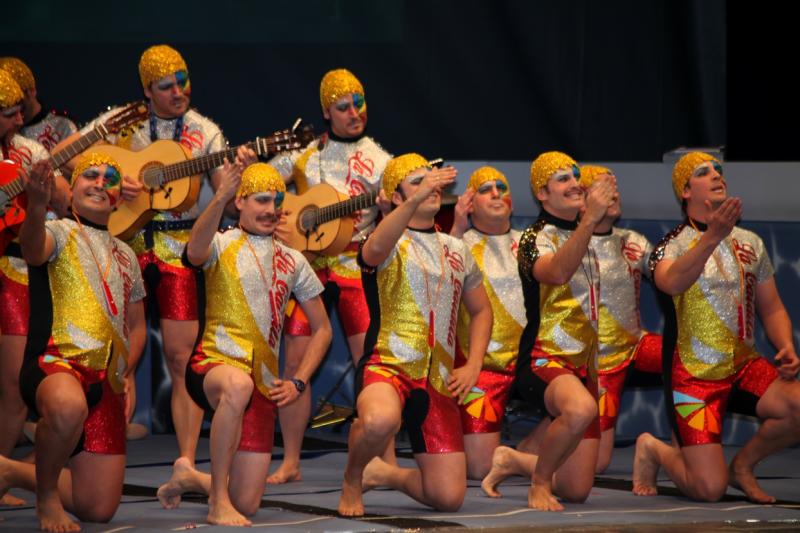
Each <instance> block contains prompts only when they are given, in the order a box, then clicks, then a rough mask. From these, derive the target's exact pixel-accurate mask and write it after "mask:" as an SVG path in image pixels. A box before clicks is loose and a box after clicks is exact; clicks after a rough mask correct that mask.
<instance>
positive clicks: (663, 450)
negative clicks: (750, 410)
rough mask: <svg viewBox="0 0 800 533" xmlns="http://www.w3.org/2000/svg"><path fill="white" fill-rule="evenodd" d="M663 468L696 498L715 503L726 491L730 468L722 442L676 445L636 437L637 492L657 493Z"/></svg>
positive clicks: (635, 467) (647, 434)
mask: <svg viewBox="0 0 800 533" xmlns="http://www.w3.org/2000/svg"><path fill="white" fill-rule="evenodd" d="M659 467H664V470H665V471H666V472H667V475H668V476H669V478H670V479H671V480H672V481H673V482H674V483H675V485H677V486H678V489H680V491H681V492H683V493H684V494H686V495H687V496H689V497H690V498H692V499H694V500H699V501H711V502H714V501H718V500H719V499H720V498H722V496H723V495H724V494H725V488H726V486H727V484H728V470H727V467H726V465H725V456H724V455H723V454H722V446H721V445H719V444H700V445H697V446H686V447H683V448H676V447H673V446H670V445H668V444H665V443H663V442H661V441H660V440H658V439H656V438H655V437H653V436H652V435H650V434H649V433H642V434H641V435H639V438H638V439H636V454H635V456H634V459H633V492H634V494H638V495H640V496H650V495H654V494H656V484H655V483H656V475H657V474H658V469H659Z"/></svg>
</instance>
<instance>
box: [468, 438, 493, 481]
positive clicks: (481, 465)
mask: <svg viewBox="0 0 800 533" xmlns="http://www.w3.org/2000/svg"><path fill="white" fill-rule="evenodd" d="M499 445H500V432H499V431H496V432H494V433H471V434H469V435H464V452H465V453H466V455H467V478H468V479H483V478H484V477H486V475H487V474H488V473H489V470H491V468H492V455H493V454H494V450H495V448H497V447H498V446H499Z"/></svg>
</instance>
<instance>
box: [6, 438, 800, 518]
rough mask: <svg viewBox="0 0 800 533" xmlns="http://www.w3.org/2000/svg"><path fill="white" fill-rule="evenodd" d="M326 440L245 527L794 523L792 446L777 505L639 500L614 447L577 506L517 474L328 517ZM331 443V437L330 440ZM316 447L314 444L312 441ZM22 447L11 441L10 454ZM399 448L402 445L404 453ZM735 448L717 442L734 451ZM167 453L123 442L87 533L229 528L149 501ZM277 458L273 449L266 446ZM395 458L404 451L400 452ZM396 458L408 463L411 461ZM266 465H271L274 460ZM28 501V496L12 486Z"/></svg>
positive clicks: (186, 506)
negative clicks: (299, 477)
mask: <svg viewBox="0 0 800 533" xmlns="http://www.w3.org/2000/svg"><path fill="white" fill-rule="evenodd" d="M330 438H331V439H332V440H331V442H330V446H327V449H325V445H324V444H323V445H322V446H321V448H322V449H319V450H316V451H312V452H304V461H303V481H301V482H296V483H290V484H287V485H282V486H277V487H274V486H270V487H268V488H267V490H266V491H265V493H264V500H263V503H262V509H261V510H260V511H259V512H258V513H257V514H256V516H255V517H253V527H254V528H257V529H264V530H270V531H389V530H401V529H415V530H416V529H428V528H439V529H444V530H456V529H464V528H499V530H502V531H522V530H530V529H539V528H546V529H548V530H554V529H557V530H562V531H569V530H582V531H609V530H613V531H634V530H635V531H663V530H671V531H677V530H678V529H680V530H681V531H682V532H684V533H685V532H687V531H712V530H714V531H723V530H725V531H729V530H740V529H751V528H752V529H769V530H772V531H778V530H787V531H789V530H795V531H796V530H800V479H799V478H800V449H798V448H794V449H791V450H787V451H785V452H783V453H781V454H779V455H777V456H775V457H772V458H770V459H768V460H766V461H765V462H764V463H763V464H762V465H760V466H759V469H758V472H757V473H758V475H759V476H760V478H761V482H762V484H763V486H764V488H765V489H766V490H767V491H769V492H771V493H772V494H774V495H775V496H776V497H778V498H779V500H780V501H779V503H778V504H776V505H770V506H759V505H753V504H751V503H748V502H747V501H745V500H744V499H743V498H742V495H741V493H740V492H738V491H736V490H733V489H731V490H729V491H728V495H727V497H726V498H725V499H724V500H723V501H722V502H719V503H715V504H698V503H694V502H692V501H690V500H688V499H686V498H683V497H681V496H679V495H677V494H676V493H675V489H674V487H673V486H672V485H671V484H670V483H668V482H667V481H666V480H665V478H663V477H662V478H660V480H659V487H660V490H661V492H662V493H663V494H661V495H659V496H657V497H652V498H642V497H637V496H634V495H633V494H632V493H631V492H630V479H631V460H632V457H633V448H632V447H626V448H617V449H616V450H615V455H614V460H613V462H612V465H611V467H610V468H609V470H608V471H607V472H606V473H605V474H604V475H602V476H599V477H598V478H597V481H596V484H595V485H596V486H595V489H594V490H593V491H592V494H591V496H590V498H589V501H588V502H587V503H585V504H567V505H566V511H565V512H563V513H540V512H536V511H533V510H531V509H528V508H527V507H526V503H527V485H528V482H527V481H526V480H525V479H522V478H511V479H509V480H508V481H507V482H506V483H504V484H503V485H502V486H501V491H502V493H503V495H504V497H503V498H502V499H490V498H487V497H485V496H484V495H483V493H482V492H481V489H480V488H479V485H478V483H476V482H470V486H469V489H468V490H467V496H466V499H465V501H464V505H463V507H462V509H461V511H459V512H457V513H446V514H445V513H437V512H432V511H429V510H427V509H426V508H425V507H423V506H421V505H419V504H417V503H416V502H414V501H413V500H411V499H410V498H407V497H406V496H405V495H403V494H400V493H398V492H395V491H392V490H374V491H371V492H368V493H367V494H366V495H365V496H364V503H365V506H366V511H367V513H368V515H367V516H366V517H364V518H361V519H357V520H355V519H343V518H339V517H338V516H336V506H337V502H338V500H339V492H340V491H339V486H340V482H341V476H342V470H343V467H344V464H345V461H346V458H347V456H346V451H345V450H343V449H341V447H342V445H341V438H342V437H341V436H340V435H330ZM337 440H338V441H339V442H336V441H337ZM318 444H319V443H318ZM200 450H201V451H200V454H199V459H198V462H199V465H200V467H201V469H204V470H208V467H209V463H208V451H207V450H208V446H207V442H206V441H205V439H204V440H203V442H201V444H200ZM23 451H24V449H22V448H18V449H17V453H21V452H23ZM406 451H407V450H406ZM735 451H736V449H735V448H733V447H729V448H726V453H729V454H733V453H735ZM175 454H176V447H175V439H174V437H172V436H154V437H148V438H146V439H144V440H141V441H137V442H132V443H129V455H128V469H127V472H126V476H125V490H124V493H125V496H124V497H123V502H122V504H121V505H120V507H119V510H118V512H117V514H116V516H115V517H114V520H113V521H112V522H111V523H109V524H84V525H83V530H84V531H87V532H108V533H110V532H117V531H126V532H131V533H133V532H137V531H181V530H185V529H193V528H199V527H202V528H204V531H209V532H211V531H223V530H229V529H233V528H222V527H211V526H207V525H206V524H204V519H205V515H206V509H207V508H206V505H205V504H204V500H203V499H202V498H199V497H189V498H187V499H186V500H184V502H183V503H182V504H181V506H180V508H179V509H177V510H164V509H162V508H161V507H160V505H159V504H158V501H157V500H156V498H155V489H156V487H157V486H158V485H159V484H160V483H163V482H164V481H165V480H166V479H167V478H168V477H169V474H170V470H171V461H172V459H174V457H175ZM275 454H276V456H275V457H276V459H279V458H280V454H281V450H280V448H277V449H276V450H275ZM401 455H404V454H403V453H402V450H401ZM400 462H401V464H404V465H409V466H410V465H413V461H412V460H410V459H404V458H401V459H400ZM273 466H274V465H273ZM15 494H17V495H18V496H22V497H25V498H28V500H29V501H33V499H32V498H33V496H32V494H30V493H24V492H22V491H18V492H15ZM0 516H2V518H3V521H2V522H0V530H7V531H34V530H35V529H36V527H37V522H36V518H35V513H34V508H33V507H32V506H26V507H23V508H16V509H15V508H8V507H4V508H2V509H0Z"/></svg>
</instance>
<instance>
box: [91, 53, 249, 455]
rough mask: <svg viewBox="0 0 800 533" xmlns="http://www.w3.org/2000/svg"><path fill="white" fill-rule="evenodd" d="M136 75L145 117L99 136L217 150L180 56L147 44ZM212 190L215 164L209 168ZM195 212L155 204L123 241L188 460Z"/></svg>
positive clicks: (136, 190)
mask: <svg viewBox="0 0 800 533" xmlns="http://www.w3.org/2000/svg"><path fill="white" fill-rule="evenodd" d="M139 77H140V79H141V82H142V88H143V89H144V94H145V96H146V97H147V99H148V100H149V105H150V117H149V120H148V124H147V125H146V127H144V128H134V129H133V133H132V134H131V133H130V131H125V132H124V134H117V135H110V136H108V137H107V138H106V140H107V141H108V142H109V143H111V144H114V145H117V146H121V147H123V148H128V149H131V150H141V149H143V148H145V147H147V146H149V145H150V143H152V142H154V141H157V140H159V139H172V140H174V141H177V142H180V143H181V144H182V145H184V146H185V147H186V148H188V149H189V150H190V151H191V154H192V157H199V156H201V155H205V154H209V153H214V152H219V151H221V150H223V149H225V148H226V141H225V138H224V137H223V136H222V132H221V131H220V129H219V127H218V126H217V125H216V124H214V123H213V122H212V121H211V120H209V119H208V118H206V117H204V116H202V115H201V114H200V113H198V112H197V111H195V110H194V109H190V108H189V96H190V93H191V83H190V81H189V71H188V68H187V66H186V62H185V61H184V60H183V57H181V55H180V54H179V53H178V52H177V51H176V50H175V49H173V48H171V47H169V46H166V45H157V46H151V47H150V48H148V49H147V50H145V51H144V53H143V54H142V57H141V59H140V60H139ZM121 109H122V108H115V109H112V110H110V111H108V112H106V113H103V114H102V115H100V116H99V117H98V118H96V119H95V120H93V121H91V122H90V123H89V124H87V125H86V126H85V127H84V128H83V129H82V130H81V132H80V133H81V134H84V133H87V132H88V131H90V130H91V129H93V128H95V127H96V126H97V125H98V124H103V123H105V122H106V120H107V119H108V118H109V117H111V116H112V115H114V114H116V113H118V112H119V111H120V110H121ZM239 156H240V157H241V158H243V161H244V162H245V163H251V162H254V161H255V159H256V158H255V153H253V152H252V150H244V149H242V150H240V151H239ZM209 178H210V180H211V185H212V188H214V189H215V190H216V188H217V186H218V184H219V181H220V179H221V175H220V169H219V168H217V169H215V170H213V171H211V172H210V173H209ZM142 190H143V185H142V184H141V183H140V182H138V181H135V180H126V181H125V182H124V183H123V186H122V192H123V198H125V199H132V198H135V197H136V195H137V194H140V193H141V192H142ZM198 214H199V208H198V206H197V205H196V204H195V205H194V206H193V207H191V208H190V209H188V210H187V211H184V212H182V213H172V212H161V213H158V214H157V215H156V216H155V218H154V219H153V220H152V221H151V222H149V223H148V224H147V225H146V226H145V227H144V229H143V230H142V231H140V232H139V233H138V234H137V235H136V236H135V237H134V238H133V239H132V240H131V241H130V242H129V243H128V244H130V246H131V248H133V250H134V251H135V252H136V255H137V257H138V258H139V265H140V267H141V269H142V273H143V274H144V277H145V281H146V282H147V285H148V291H149V294H150V295H151V296H153V297H155V299H156V302H157V304H158V313H159V317H160V319H161V320H160V326H161V336H162V340H163V350H164V355H165V357H166V360H167V366H168V369H169V374H170V378H171V379H172V402H171V407H172V421H173V423H174V425H175V433H176V436H177V438H178V449H179V451H180V456H181V457H187V458H188V459H189V460H190V462H192V463H194V458H195V453H196V450H197V439H198V436H199V434H200V425H201V423H202V418H203V411H202V410H201V409H200V408H199V407H198V406H197V405H195V403H194V402H193V401H192V399H191V398H190V397H189V394H188V393H187V392H186V383H185V381H184V373H185V371H186V365H187V363H188V361H189V357H190V356H191V353H192V348H193V345H194V342H195V340H196V338H197V331H198V321H197V287H196V281H195V274H194V272H193V271H192V269H190V268H187V267H185V266H184V265H183V264H182V263H181V253H182V251H183V248H184V247H185V245H186V242H187V241H188V239H189V231H190V230H191V227H192V224H193V223H194V221H195V219H196V218H197V216H198Z"/></svg>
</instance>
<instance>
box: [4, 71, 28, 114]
mask: <svg viewBox="0 0 800 533" xmlns="http://www.w3.org/2000/svg"><path fill="white" fill-rule="evenodd" d="M22 97H23V94H22V89H20V88H19V84H18V83H17V82H16V81H14V77H13V76H12V75H11V74H10V73H9V72H7V71H5V70H2V69H0V107H11V106H13V105H16V104H18V103H20V102H21V101H22Z"/></svg>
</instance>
